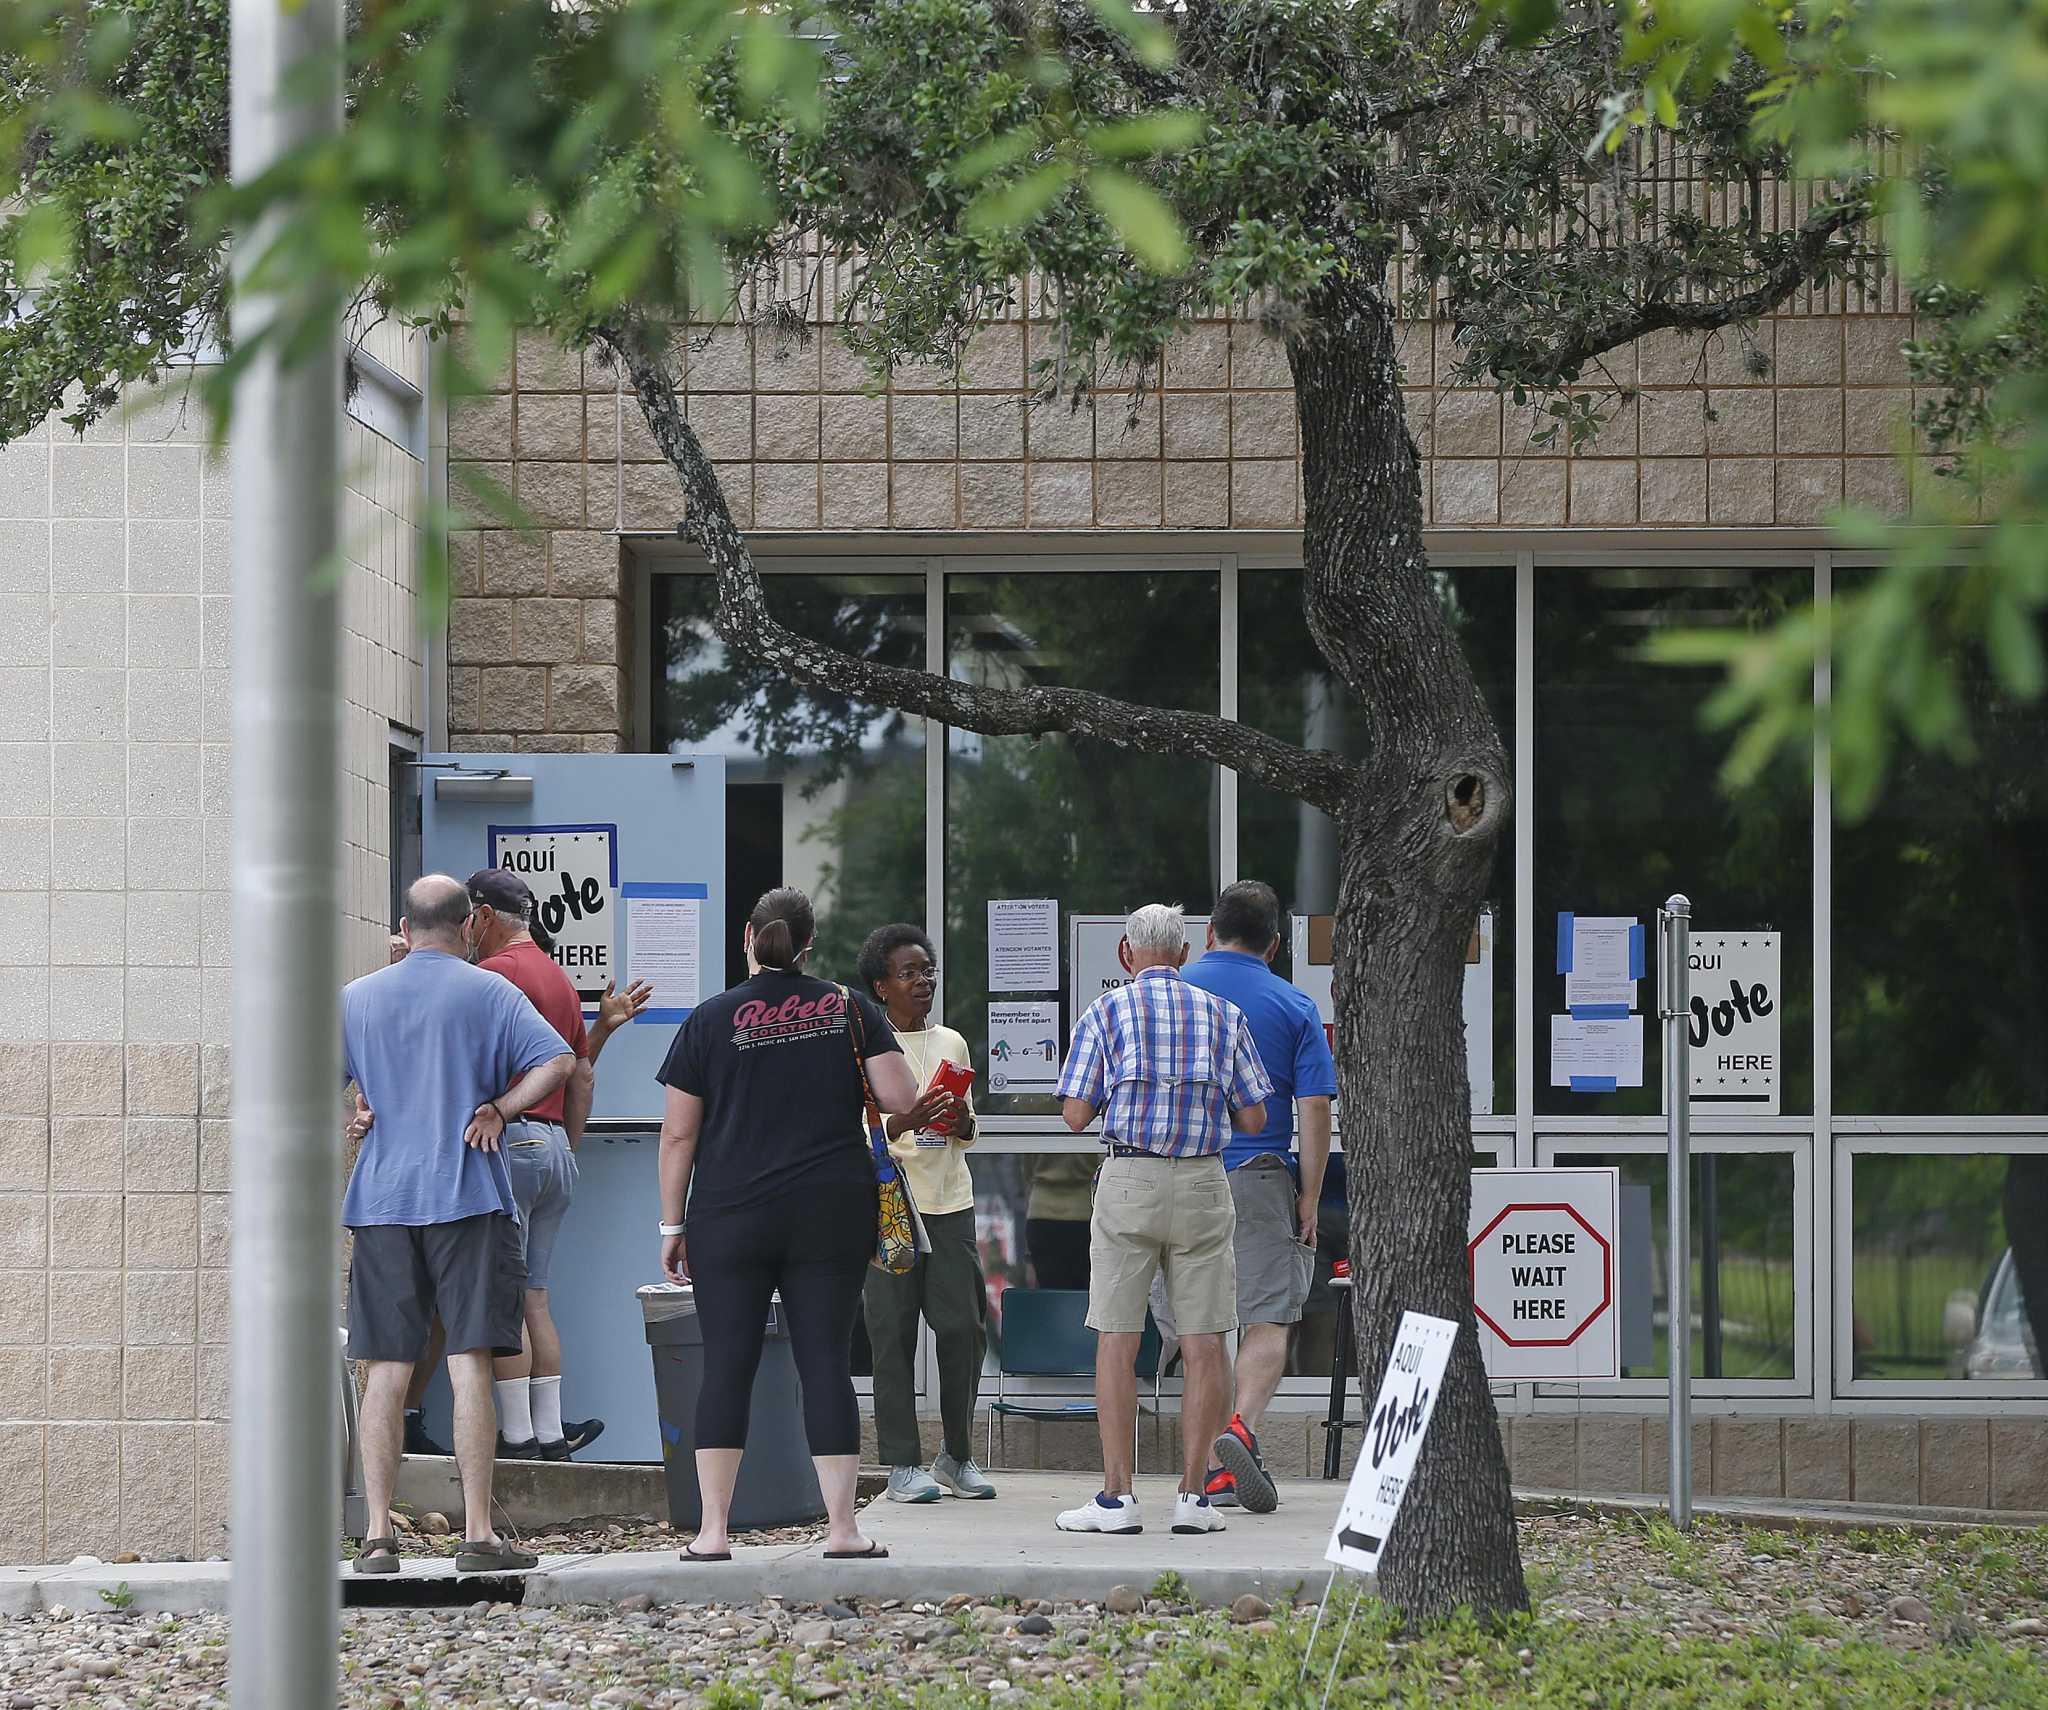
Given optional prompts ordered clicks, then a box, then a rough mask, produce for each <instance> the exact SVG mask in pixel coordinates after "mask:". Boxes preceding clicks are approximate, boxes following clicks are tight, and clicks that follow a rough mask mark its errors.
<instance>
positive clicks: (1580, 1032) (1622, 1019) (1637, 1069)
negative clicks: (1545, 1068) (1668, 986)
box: [1550, 1015, 1643, 1092]
mask: <svg viewBox="0 0 2048 1710" xmlns="http://www.w3.org/2000/svg"><path fill="white" fill-rule="evenodd" d="M1550 1084H1551V1085H1552V1086H1554V1087H1570V1088H1571V1089H1572V1091H1574V1092H1612V1091H1613V1090H1614V1089H1615V1088H1616V1087H1639V1086H1641V1085H1642V1084H1643V1018H1642V1017H1641V1016H1640V1015H1624V1016H1619V1017H1617V1018H1616V1019H1614V1020H1612V1021H1579V1020H1576V1019H1575V1018H1573V1017H1572V1016H1569V1015H1553V1016H1552V1017H1551V1018H1550Z"/></svg>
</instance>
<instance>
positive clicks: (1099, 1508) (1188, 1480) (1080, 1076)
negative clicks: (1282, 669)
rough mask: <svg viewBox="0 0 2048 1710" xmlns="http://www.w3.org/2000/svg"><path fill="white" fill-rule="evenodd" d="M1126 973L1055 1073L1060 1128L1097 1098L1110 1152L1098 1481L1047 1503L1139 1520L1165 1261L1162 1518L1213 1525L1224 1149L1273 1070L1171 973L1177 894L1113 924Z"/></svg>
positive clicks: (1074, 1521)
mask: <svg viewBox="0 0 2048 1710" xmlns="http://www.w3.org/2000/svg"><path fill="white" fill-rule="evenodd" d="M1124 938H1125V940H1126V942H1127V943H1128V944H1129V945H1130V951H1131V968H1132V972H1133V976H1134V977H1133V978H1132V980H1131V982H1130V984H1129V985H1126V986H1120V987H1118V988H1117V989H1116V990H1115V991H1111V992H1105V993H1104V994H1103V995H1102V996H1101V997H1099V998H1097V999H1096V1000H1095V1002H1094V1003H1093V1004H1091V1005H1090V1006H1089V1007H1088V1010H1087V1012H1086V1013H1085V1014H1084V1015H1082V1016H1081V1018H1080V1020H1078V1021H1077V1022H1076V1023H1075V1024H1074V1038H1073V1043H1072V1044H1071V1045H1070V1046H1069V1048H1068V1053H1067V1065H1066V1068H1065V1070H1064V1071H1063V1072H1062V1074H1061V1076H1060V1087H1059V1090H1060V1097H1061V1098H1062V1099H1063V1100H1065V1111H1064V1114H1065V1116H1066V1121H1067V1126H1068V1127H1069V1128H1071V1129H1073V1130H1074V1132H1075V1133H1077V1134H1078V1133H1080V1132H1081V1131H1082V1130H1084V1129H1085V1128H1087V1126H1088V1125H1089V1124H1090V1123H1091V1122H1093V1121H1094V1120H1095V1115H1096V1112H1097V1111H1098V1110H1100V1111H1101V1112H1102V1140H1103V1144H1104V1145H1105V1146H1107V1147H1108V1148H1109V1158H1108V1160H1107V1161H1106V1162H1105V1163H1104V1164H1103V1166H1102V1171H1101V1174H1100V1175H1099V1176H1098V1177H1097V1180H1096V1189H1095V1215H1094V1219H1093V1222H1092V1224H1091V1225H1090V1232H1089V1245H1088V1264H1089V1284H1088V1322H1089V1324H1090V1325H1091V1326H1092V1327H1093V1328H1094V1330H1095V1331H1096V1351H1095V1406H1096V1419H1097V1423H1098V1426H1099V1428H1100V1430H1101V1433H1102V1490H1101V1492H1100V1493H1099V1494H1098V1495H1097V1496H1096V1497H1095V1498H1094V1500H1093V1501H1090V1502H1085V1503H1083V1504H1082V1505H1081V1506H1080V1507H1079V1508H1073V1509H1069V1510H1068V1511H1067V1512H1066V1513H1064V1514H1062V1515H1061V1516H1060V1517H1059V1521H1058V1525H1059V1528H1060V1530H1061V1531H1063V1532H1137V1531H1142V1530H1143V1529H1144V1526H1143V1522H1142V1520H1141V1519H1140V1517H1139V1513H1138V1499H1137V1497H1136V1496H1135V1495H1133V1494H1132V1492H1131V1471H1132V1468H1131V1437H1132V1433H1133V1431H1134V1430H1135V1428H1136V1425H1137V1418H1138V1379H1137V1371H1136V1364H1137V1355H1138V1343H1139V1340H1140V1338H1141V1337H1142V1335H1143V1333H1144V1329H1145V1302H1146V1297H1147V1295H1148V1294H1149V1293H1150V1292H1151V1288H1152V1278H1153V1276H1154V1274H1155V1273H1156V1272H1158V1271H1159V1270H1160V1269H1161V1268H1162V1267H1163V1268H1164V1270H1165V1272H1166V1289H1167V1295H1168V1298H1169V1299H1170V1300H1171V1301H1172V1303H1173V1312H1174V1317H1175V1319H1176V1320H1177V1321H1178V1323H1179V1328H1180V1337H1181V1344H1180V1345H1181V1353H1182V1358H1183V1361H1184V1365H1185V1370H1186V1374H1187V1386H1186V1393H1185V1394H1184V1395H1183V1397H1182V1400H1181V1441H1182V1468H1181V1482H1180V1493H1179V1495H1178V1496H1177V1497H1176V1498H1175V1500H1174V1510H1173V1529H1174V1530H1175V1531H1176V1532H1220V1531H1222V1530H1223V1521H1222V1519H1221V1517H1219V1516H1218V1515H1217V1513H1216V1511H1215V1510H1214V1509H1213V1508H1211V1507H1210V1505H1209V1499H1208V1497H1206V1496H1205V1495H1204V1494H1203V1490H1202V1487H1203V1484H1204V1483H1205V1481H1206V1477H1207V1474H1208V1470H1209V1444H1210V1442H1211V1440H1212V1439H1213V1438H1214V1437H1215V1436H1216V1435H1217V1433H1218V1432H1220V1431H1221V1430H1222V1429H1223V1425H1224V1422H1225V1419H1226V1416H1227V1415H1228V1413H1229V1411H1230V1362H1229V1358H1228V1356H1227V1354H1226V1353H1225V1351H1224V1346H1223V1338H1224V1337H1225V1336H1227V1335H1228V1334H1229V1333H1230V1332H1231V1331H1233V1330H1235V1329H1236V1328H1237V1261H1236V1255H1235V1250H1234V1245H1233V1236H1234V1233H1235V1230H1236V1224H1237V1213H1236V1210H1235V1208H1234V1205H1233V1203H1232V1200H1231V1195H1230V1186H1229V1183H1228V1182H1227V1181H1226V1180H1225V1178H1224V1173H1223V1159H1222V1152H1223V1148H1224V1146H1225V1144H1226V1143H1227V1142H1228V1141H1229V1139H1230V1131H1231V1130H1232V1129H1233V1128H1235V1129H1236V1130H1237V1131H1238V1132H1239V1133H1241V1134H1256V1133H1258V1132H1259V1131H1260V1130H1261V1129H1262V1128H1263V1127H1264V1126H1265V1121H1266V1109H1265V1101H1266V1100H1267V1099H1268V1098H1269V1097H1271V1096H1272V1092H1273V1083H1272V1082H1271V1081H1270V1080H1268V1079H1267V1077H1266V1071H1265V1068H1264V1066H1263V1065H1262V1064H1261V1063H1260V1062H1259V1053H1258V1047H1257V1046H1255V1045H1254V1044H1253V1043H1252V1034H1251V1028H1250V1026H1249V1025H1248V1024H1247V1023H1246V1021H1245V1018H1244V1014H1243V1012H1242V1011H1240V1010H1239V1009H1238V1008H1237V1006H1236V1005H1235V1004H1232V1003H1227V1002H1225V1001H1224V1000H1223V999H1222V998H1219V997H1215V996H1213V995H1211V994H1210V993H1208V992H1205V991H1203V990H1201V989H1200V988H1199V987H1197V986H1191V985H1189V984H1188V983H1187V982H1186V981H1185V980H1183V979H1182V978H1181V977H1180V969H1181V964H1182V963H1184V962H1185V961H1186V960H1187V957H1188V941H1187V925H1186V922H1185V921H1184V920H1183V919H1182V916H1181V911H1180V910H1179V909H1178V908H1169V907H1167V906H1166V905H1165V904H1163V903H1152V904H1149V905H1147V906H1146V907H1144V908H1141V909H1139V910H1138V911H1137V913H1135V914H1133V915H1132V916H1131V917H1130V919H1129V920H1128V921H1126V922H1125V924H1124Z"/></svg>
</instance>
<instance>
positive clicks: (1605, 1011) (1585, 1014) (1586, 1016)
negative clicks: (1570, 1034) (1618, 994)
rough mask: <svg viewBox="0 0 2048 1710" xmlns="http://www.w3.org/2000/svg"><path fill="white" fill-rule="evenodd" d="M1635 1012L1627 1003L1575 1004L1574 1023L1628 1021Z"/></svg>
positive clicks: (1573, 1011) (1573, 1009) (1573, 1008)
mask: <svg viewBox="0 0 2048 1710" xmlns="http://www.w3.org/2000/svg"><path fill="white" fill-rule="evenodd" d="M1633 1013H1634V1012H1633V1011H1632V1010H1630V1008H1629V1007H1628V1005H1627V1004H1625V1003H1575V1004H1573V1005H1572V1020H1574V1021H1626V1020H1627V1019H1628V1018H1629V1016H1630V1015H1631V1014H1633Z"/></svg>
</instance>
